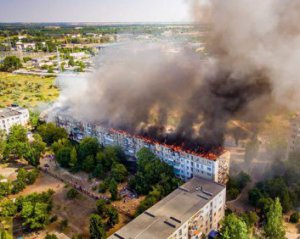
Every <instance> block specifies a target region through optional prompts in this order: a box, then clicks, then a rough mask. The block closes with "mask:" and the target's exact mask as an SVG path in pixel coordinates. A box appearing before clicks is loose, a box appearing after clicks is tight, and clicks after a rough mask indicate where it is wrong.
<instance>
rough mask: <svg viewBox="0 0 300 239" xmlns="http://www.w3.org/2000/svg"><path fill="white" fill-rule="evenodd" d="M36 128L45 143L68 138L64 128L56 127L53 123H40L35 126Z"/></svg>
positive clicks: (49, 143) (48, 143)
mask: <svg viewBox="0 0 300 239" xmlns="http://www.w3.org/2000/svg"><path fill="white" fill-rule="evenodd" d="M37 130H38V133H39V134H40V135H41V136H42V138H43V141H44V142H45V143H46V144H47V145H51V144H53V143H54V142H55V141H58V140H59V139H67V138H68V134H67V131H66V130H65V129H64V128H60V127H57V126H56V125H55V124H54V123H47V124H42V125H40V126H38V127H37Z"/></svg>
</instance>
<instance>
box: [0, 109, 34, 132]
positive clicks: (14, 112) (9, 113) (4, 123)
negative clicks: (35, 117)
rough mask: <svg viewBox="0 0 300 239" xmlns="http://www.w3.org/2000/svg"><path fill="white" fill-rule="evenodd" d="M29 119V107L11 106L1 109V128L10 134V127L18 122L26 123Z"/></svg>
mask: <svg viewBox="0 0 300 239" xmlns="http://www.w3.org/2000/svg"><path fill="white" fill-rule="evenodd" d="M28 120H29V111H28V109H25V108H22V107H19V106H11V107H7V108H2V109H0V129H1V130H5V132H6V133H7V134H8V133H9V129H10V128H11V127H12V126H13V125H16V124H20V125H23V126H24V125H26V124H27V122H28Z"/></svg>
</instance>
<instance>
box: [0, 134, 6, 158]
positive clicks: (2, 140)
mask: <svg viewBox="0 0 300 239" xmlns="http://www.w3.org/2000/svg"><path fill="white" fill-rule="evenodd" d="M5 148H6V133H5V131H4V130H0V160H1V159H2V158H3V156H4V155H3V154H4V151H5Z"/></svg>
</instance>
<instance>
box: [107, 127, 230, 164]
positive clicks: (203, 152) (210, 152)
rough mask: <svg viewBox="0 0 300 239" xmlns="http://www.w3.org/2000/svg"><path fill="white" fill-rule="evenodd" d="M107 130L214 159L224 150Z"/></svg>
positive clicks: (111, 129)
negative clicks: (178, 143)
mask: <svg viewBox="0 0 300 239" xmlns="http://www.w3.org/2000/svg"><path fill="white" fill-rule="evenodd" d="M108 130H109V131H110V132H112V133H118V134H122V135H126V136H129V137H133V138H138V139H141V140H143V141H144V142H146V143H149V144H152V145H162V146H164V147H166V148H169V149H171V150H173V151H175V152H184V153H187V154H191V155H195V156H199V157H202V158H206V159H209V160H216V159H217V158H218V157H219V156H220V155H221V154H223V153H224V152H225V149H224V148H223V147H216V148H213V149H210V150H207V149H205V148H203V147H200V146H199V147H198V148H197V150H192V149H189V148H187V147H186V146H185V145H184V143H182V145H173V144H169V143H166V142H161V141H159V140H158V139H154V138H150V137H145V136H142V135H138V134H131V133H129V132H127V131H124V130H119V129H114V128H109V129H108Z"/></svg>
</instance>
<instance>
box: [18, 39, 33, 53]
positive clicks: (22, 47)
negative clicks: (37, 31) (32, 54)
mask: <svg viewBox="0 0 300 239" xmlns="http://www.w3.org/2000/svg"><path fill="white" fill-rule="evenodd" d="M16 49H17V50H21V51H24V50H34V49H35V43H34V42H32V43H23V42H20V41H18V42H17V43H16Z"/></svg>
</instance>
